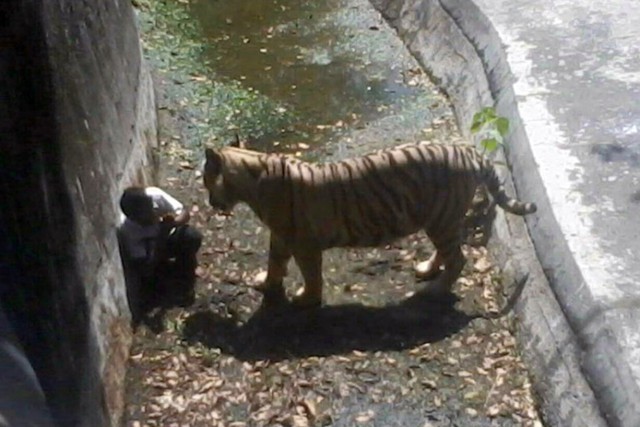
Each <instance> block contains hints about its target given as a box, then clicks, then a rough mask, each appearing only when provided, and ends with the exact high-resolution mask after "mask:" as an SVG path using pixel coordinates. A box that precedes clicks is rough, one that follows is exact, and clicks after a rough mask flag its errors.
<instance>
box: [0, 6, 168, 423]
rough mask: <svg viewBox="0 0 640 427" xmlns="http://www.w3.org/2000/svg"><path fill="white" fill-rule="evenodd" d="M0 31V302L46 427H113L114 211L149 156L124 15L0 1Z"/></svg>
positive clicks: (116, 409)
mask: <svg viewBox="0 0 640 427" xmlns="http://www.w3.org/2000/svg"><path fill="white" fill-rule="evenodd" d="M0 21H1V22H0V197H1V198H2V201H3V202H2V209H1V211H0V222H1V223H3V224H4V225H5V228H6V231H7V239H3V240H6V241H3V248H2V249H3V250H2V253H1V254H0V257H1V258H0V261H2V262H1V263H0V265H2V269H1V270H0V272H1V273H2V274H1V275H0V303H1V304H2V306H3V307H4V309H5V312H6V315H7V318H8V319H9V322H10V324H11V325H12V328H13V330H14V332H15V335H16V336H17V338H18V340H19V342H20V344H21V346H22V348H23V349H24V352H25V353H26V355H27V357H28V359H29V361H30V362H31V364H32V366H33V368H34V370H35V372H36V374H37V376H38V379H39V381H40V383H41V386H42V389H43V390H44V393H45V396H46V399H47V402H48V405H49V407H50V409H51V412H52V414H53V418H54V419H55V421H56V423H57V424H58V425H61V426H91V427H99V426H104V425H116V424H117V421H118V417H119V415H120V414H121V411H122V409H123V401H122V398H123V381H124V373H125V365H126V359H127V356H128V349H129V345H130V340H131V332H130V329H129V311H128V306H127V301H126V293H125V286H124V279H123V275H122V269H121V264H120V257H119V254H118V249H117V241H116V234H115V226H116V221H117V217H118V207H117V202H118V198H119V195H120V192H121V190H122V188H123V187H124V186H126V185H129V184H131V183H133V182H136V183H139V184H144V183H147V182H150V181H152V180H153V176H152V175H151V174H150V173H149V171H151V170H153V167H152V166H153V152H154V147H155V146H156V143H157V141H156V117H155V109H154V97H153V89H152V83H151V79H150V75H149V72H148V70H147V69H146V68H145V65H144V62H143V61H142V56H141V51H140V44H139V39H138V33H137V29H136V26H135V18H134V12H133V9H132V6H131V2H130V1H129V0H5V1H3V2H2V4H1V5H0ZM0 391H1V390H0Z"/></svg>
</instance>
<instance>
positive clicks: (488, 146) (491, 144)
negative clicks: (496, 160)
mask: <svg viewBox="0 0 640 427" xmlns="http://www.w3.org/2000/svg"><path fill="white" fill-rule="evenodd" d="M498 144H499V143H498V141H497V140H496V139H495V138H485V139H483V140H482V141H480V145H481V146H482V147H483V148H484V149H485V150H487V151H488V152H489V153H492V152H494V151H495V150H496V148H498Z"/></svg>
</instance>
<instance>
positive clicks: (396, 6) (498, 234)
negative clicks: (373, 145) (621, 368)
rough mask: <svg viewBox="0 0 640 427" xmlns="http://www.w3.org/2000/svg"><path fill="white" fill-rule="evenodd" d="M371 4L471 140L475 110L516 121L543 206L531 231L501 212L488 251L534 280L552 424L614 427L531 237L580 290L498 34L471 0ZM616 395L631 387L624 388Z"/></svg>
mask: <svg viewBox="0 0 640 427" xmlns="http://www.w3.org/2000/svg"><path fill="white" fill-rule="evenodd" d="M371 3H372V4H373V5H374V6H375V7H376V8H377V9H378V10H379V11H380V12H381V14H382V15H383V17H384V18H385V19H386V20H387V21H388V22H389V23H390V25H391V26H392V27H393V28H395V29H396V31H397V32H398V35H399V37H400V38H401V39H402V40H403V41H404V43H405V44H406V45H407V47H408V48H409V50H410V51H411V52H412V54H413V55H414V56H415V57H416V58H417V60H418V61H419V62H420V64H421V65H422V67H423V68H424V69H425V70H426V71H427V72H428V73H429V74H430V75H431V76H432V77H433V78H434V80H435V81H436V83H438V84H439V85H440V87H441V88H442V89H443V90H444V91H445V92H446V93H447V94H448V95H449V98H450V99H451V102H452V104H453V106H454V109H455V113H456V117H457V120H458V123H459V125H460V128H461V130H462V131H463V133H467V135H465V136H469V135H468V132H467V130H468V129H469V126H470V123H471V120H472V117H473V114H474V113H475V112H476V111H478V110H479V109H480V108H482V107H484V106H489V105H494V106H495V107H496V110H497V112H498V114H500V115H502V116H504V117H507V118H508V119H509V121H510V124H511V129H512V131H511V133H510V136H509V138H508V140H507V147H509V152H508V153H507V157H508V160H509V164H510V165H511V166H512V168H513V170H514V171H519V172H520V173H518V174H514V176H513V179H514V180H515V184H516V185H517V188H518V190H519V191H518V194H519V197H520V198H521V199H523V200H526V201H535V202H536V203H537V204H538V207H539V211H538V213H537V214H536V215H534V216H531V217H529V219H528V225H529V227H527V225H526V224H525V222H524V221H523V219H522V218H519V217H513V216H505V215H504V214H503V213H502V212H500V213H499V215H498V218H497V219H496V222H495V226H494V228H495V229H494V239H492V241H491V243H490V245H489V250H490V251H491V253H492V254H493V255H494V257H495V258H496V259H497V260H498V262H499V264H500V265H501V266H502V267H503V269H504V272H505V278H506V279H507V280H506V281H505V283H509V282H510V281H511V282H513V280H509V279H517V278H518V277H522V276H523V275H524V274H528V275H529V278H528V283H527V286H526V287H525V290H524V292H523V294H522V297H521V299H520V301H519V302H518V304H517V305H516V307H515V310H516V314H517V316H518V317H519V322H517V328H518V339H519V343H520V347H521V350H522V353H523V358H524V359H525V362H526V363H527V364H528V366H529V368H530V371H531V375H532V382H533V385H534V388H535V390H536V392H537V394H538V396H539V398H540V400H541V410H542V414H543V417H544V419H545V421H546V423H547V424H548V425H557V426H606V425H607V422H606V421H605V419H604V417H603V411H602V410H601V408H603V409H604V411H606V412H610V411H611V410H614V411H615V408H612V407H611V405H610V402H609V401H608V399H607V398H606V397H605V398H603V397H602V396H598V398H596V395H595V394H594V392H593V390H592V389H591V387H590V385H589V383H588V382H587V380H586V378H585V374H584V372H587V373H588V375H587V376H593V374H594V372H595V371H594V370H593V369H592V370H591V371H590V370H589V367H588V366H585V365H584V364H583V363H584V362H585V360H584V358H583V351H584V347H583V345H582V344H583V342H582V341H581V339H582V337H577V336H576V334H575V333H574V329H573V328H572V326H573V325H572V324H571V322H570V321H569V319H568V318H567V317H565V314H564V311H563V308H564V307H563V306H561V304H560V303H559V302H558V299H557V298H556V295H555V294H554V293H553V292H552V290H551V289H552V288H551V286H550V284H549V282H548V280H547V275H548V272H547V271H546V269H543V266H542V265H541V263H540V261H539V260H538V257H537V255H536V248H535V247H534V244H533V243H532V241H531V239H530V237H529V230H534V231H533V232H532V233H531V234H532V235H533V236H537V239H536V243H539V242H544V246H542V247H541V248H539V249H540V250H543V251H545V250H549V251H550V250H551V249H553V253H552V254H553V256H554V257H555V258H552V261H551V262H553V264H552V265H551V266H552V268H553V275H552V276H551V278H552V280H553V281H554V282H555V283H560V284H564V283H571V285H570V286H575V285H574V284H575V283H576V282H577V283H578V286H579V283H580V278H581V277H580V272H579V270H578V269H577V266H576V265H575V262H574V261H573V259H572V258H571V256H570V252H569V251H568V249H567V245H566V242H563V239H562V234H561V233H560V232H559V228H558V226H557V224H556V223H555V218H554V216H553V213H552V212H551V208H550V206H549V202H548V200H547V197H546V193H545V189H544V186H543V183H542V180H541V178H540V177H539V176H538V174H537V166H536V165H535V162H534V160H533V156H532V153H531V150H530V148H529V142H528V138H527V135H526V132H525V130H524V127H523V123H522V119H521V117H520V114H519V112H518V105H517V101H516V98H515V94H514V91H513V86H512V74H511V71H510V67H509V65H508V62H507V58H506V53H505V51H504V48H503V46H502V42H501V39H500V37H499V35H498V33H497V32H496V31H495V29H494V28H493V26H492V24H491V22H490V21H489V20H488V18H487V17H486V16H485V15H484V14H483V13H482V11H481V10H480V9H479V8H478V6H477V5H476V4H475V3H473V2H472V1H471V0H403V1H399V0H371ZM434 40H437V41H436V42H434ZM523 171H526V173H523ZM506 175H508V173H505V176H504V179H505V180H506V182H507V184H508V186H509V187H511V188H510V191H512V192H513V191H514V186H513V182H512V180H511V178H512V177H509V176H506ZM544 224H546V226H545V225H544ZM558 253H562V255H563V256H562V257H560V256H559V255H558ZM550 254H551V253H550ZM546 259H547V260H549V259H551V257H546ZM569 279H570V280H569ZM569 289H575V287H574V288H569ZM574 297H577V295H576V296H574ZM587 302H588V301H583V302H582V303H583V304H585V303H587ZM603 341H607V340H603ZM603 344H607V345H610V343H604V342H603ZM604 347H606V345H605V346H604ZM604 347H603V349H604ZM615 348H616V347H615V346H613V347H610V348H609V349H608V350H606V352H605V354H606V355H608V360H607V361H604V360H601V362H603V364H602V365H600V366H597V368H598V369H599V373H600V378H601V381H606V375H610V374H608V373H607V371H608V368H610V366H611V365H616V363H615ZM591 365H592V366H591V367H592V368H595V367H596V365H594V364H591ZM609 372H610V371H609ZM589 379H590V380H591V381H593V379H592V378H589ZM615 389H616V390H617V391H618V392H622V391H623V389H622V388H620V387H616V388H615ZM613 400H614V401H615V400H616V398H614V399H613ZM625 400H626V399H621V401H625ZM613 406H614V407H615V405H613ZM614 413H615V412H614Z"/></svg>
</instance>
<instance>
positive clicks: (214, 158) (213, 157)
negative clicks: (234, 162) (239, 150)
mask: <svg viewBox="0 0 640 427" xmlns="http://www.w3.org/2000/svg"><path fill="white" fill-rule="evenodd" d="M204 154H205V156H206V159H207V162H206V164H205V165H206V167H211V168H213V170H220V169H221V168H222V156H221V155H220V154H219V153H218V152H217V151H216V150H213V149H211V148H206V149H205V150H204Z"/></svg>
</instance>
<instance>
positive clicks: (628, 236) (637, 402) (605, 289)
mask: <svg viewBox="0 0 640 427" xmlns="http://www.w3.org/2000/svg"><path fill="white" fill-rule="evenodd" d="M477 3H478V5H479V6H480V8H481V9H482V11H483V12H484V13H485V14H486V15H487V17H488V18H489V20H490V21H491V22H492V23H493V25H494V26H495V28H496V30H497V31H498V33H499V36H500V38H501V39H502V41H503V43H504V44H505V49H506V53H507V60H508V63H509V66H510V68H511V71H512V73H513V75H514V76H515V81H514V90H515V95H516V99H517V102H518V108H519V112H520V116H521V118H522V121H523V124H524V127H525V129H526V134H527V137H528V139H529V144H530V147H531V151H532V155H533V159H534V161H535V163H536V164H537V165H538V172H539V178H540V179H541V181H540V182H538V183H536V182H534V178H531V179H530V182H529V183H528V184H529V185H527V186H525V188H529V191H530V192H531V195H532V196H533V195H535V200H536V201H537V202H538V204H539V205H541V206H542V209H541V214H540V215H539V217H538V222H537V223H535V224H530V230H531V234H532V237H533V239H534V242H535V246H536V249H537V252H538V256H539V258H540V261H541V263H542V266H543V268H544V269H545V271H546V273H547V276H548V277H549V278H550V279H551V282H552V286H553V289H554V291H555V293H556V295H557V298H558V300H559V302H560V304H561V306H562V307H563V310H564V312H565V314H566V316H567V318H568V320H569V323H570V325H571V327H572V329H573V330H574V332H575V333H576V335H577V336H578V338H579V341H580V343H581V347H582V350H583V352H584V353H583V355H582V356H583V357H582V361H581V362H582V363H581V366H582V369H583V372H584V374H585V377H586V378H587V380H588V381H589V383H590V384H591V387H592V389H593V390H594V393H595V395H596V398H597V400H598V401H599V403H600V408H601V410H602V412H603V414H604V415H605V417H606V418H607V420H608V421H609V422H610V423H611V425H623V426H633V427H635V426H638V425H640V388H639V384H640V262H638V256H639V255H640V221H639V220H638V218H640V135H639V132H640V45H639V44H638V42H639V41H640V8H638V6H640V4H639V3H635V2H629V1H624V0H613V1H602V0H572V1H562V0H561V1H558V0H527V1H522V0H521V1H503V0H478V1H477ZM525 191H526V190H525ZM521 195H523V194H521ZM523 196H525V198H526V196H527V195H523ZM542 199H546V200H542ZM545 205H547V206H545ZM531 225H532V226H531Z"/></svg>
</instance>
